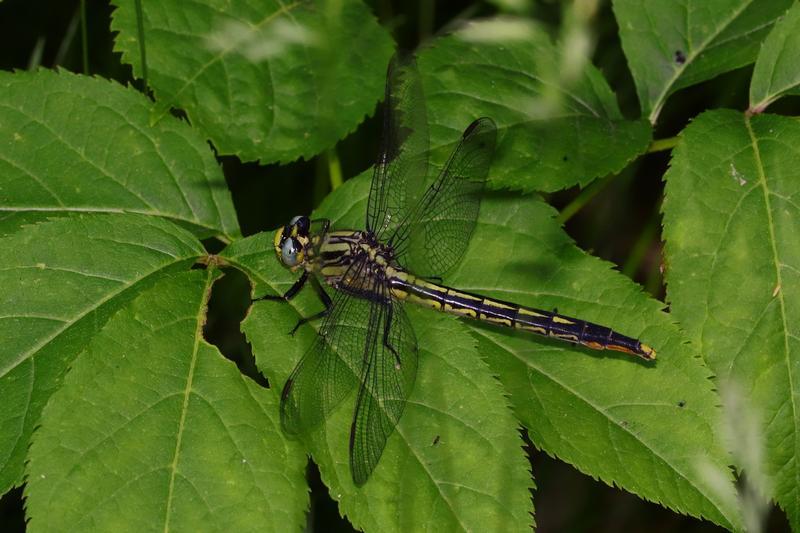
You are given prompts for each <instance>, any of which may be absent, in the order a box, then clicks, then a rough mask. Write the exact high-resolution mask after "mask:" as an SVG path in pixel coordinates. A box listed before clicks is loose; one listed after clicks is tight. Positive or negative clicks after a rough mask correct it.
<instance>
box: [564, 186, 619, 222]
mask: <svg viewBox="0 0 800 533" xmlns="http://www.w3.org/2000/svg"><path fill="white" fill-rule="evenodd" d="M610 182H611V180H610V179H608V178H602V179H598V180H594V181H593V182H592V183H590V184H589V186H588V187H586V188H585V189H583V190H581V192H580V193H578V196H576V197H575V198H574V199H573V200H572V201H571V202H570V203H568V204H567V206H566V207H565V208H564V209H562V210H561V212H560V213H559V214H558V217H557V218H556V220H557V221H558V223H559V224H565V223H566V222H567V221H568V220H569V219H571V218H572V217H573V216H575V213H577V212H578V211H580V210H581V209H583V207H584V206H585V205H586V204H588V203H589V202H590V201H591V200H592V198H594V197H595V196H597V194H598V193H599V192H600V191H602V190H603V189H604V188H605V187H606V185H608V184H609V183H610Z"/></svg>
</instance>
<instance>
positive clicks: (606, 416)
mask: <svg viewBox="0 0 800 533" xmlns="http://www.w3.org/2000/svg"><path fill="white" fill-rule="evenodd" d="M473 331H474V332H475V333H476V334H479V335H481V336H482V337H483V338H485V339H486V340H487V341H489V342H491V343H492V344H494V345H495V346H497V347H498V348H499V349H501V350H503V351H505V352H506V353H508V354H510V355H512V356H513V357H515V358H516V359H517V360H518V361H520V362H521V363H522V364H523V365H524V366H525V367H526V368H530V369H533V370H535V371H536V372H538V373H539V374H541V375H542V376H544V377H546V378H547V379H549V380H550V381H551V382H552V383H553V384H555V385H557V386H559V387H561V388H562V389H563V390H564V391H566V392H568V393H570V394H572V395H573V396H574V397H575V398H577V399H579V400H581V401H582V402H583V403H584V404H585V405H587V406H588V407H590V408H592V409H593V410H594V411H595V412H596V413H598V414H599V415H600V416H601V417H602V418H604V419H606V420H608V421H610V422H612V423H613V425H614V427H615V428H617V429H618V430H621V431H623V432H625V433H627V434H628V435H629V436H631V437H632V438H633V439H634V440H636V441H637V442H639V444H641V445H642V446H643V447H644V448H645V449H647V450H649V451H650V452H651V453H652V454H653V455H654V456H655V457H658V459H659V460H660V461H662V463H663V464H664V465H666V466H668V467H669V468H670V469H671V470H672V471H673V472H675V473H676V474H677V475H678V476H680V477H681V478H682V479H683V480H684V481H685V482H686V483H687V484H688V485H689V486H690V487H693V488H694V489H695V490H696V491H697V492H698V493H699V494H701V495H702V496H703V497H704V498H705V499H706V501H708V502H709V503H711V504H712V505H713V506H714V508H715V509H717V510H718V511H720V516H722V517H725V518H726V519H727V516H725V515H724V514H723V513H722V509H723V507H721V506H720V505H718V504H717V503H716V502H715V500H714V499H713V498H712V497H710V496H709V495H707V494H706V493H705V492H703V491H702V490H700V488H699V487H697V486H696V485H695V484H694V483H692V481H691V480H690V479H689V477H687V474H685V473H684V472H682V471H681V470H679V469H678V468H676V467H675V466H674V465H673V464H672V462H671V461H669V460H667V459H666V458H664V457H663V456H662V455H661V454H660V453H659V452H658V451H656V450H655V449H654V448H652V447H651V446H650V445H649V444H648V443H647V442H645V441H644V440H642V438H641V437H640V436H639V435H637V434H636V433H634V432H633V431H632V430H631V428H629V427H627V426H624V425H622V424H621V423H620V422H619V420H617V419H615V418H614V417H613V416H611V415H610V414H609V413H607V412H606V411H605V410H604V409H603V408H602V407H601V406H599V405H596V404H595V403H594V402H592V401H591V400H590V399H589V398H587V397H586V396H585V395H583V394H580V393H579V392H578V391H577V390H575V389H573V388H572V387H569V386H568V385H567V384H566V383H564V382H562V381H560V380H558V379H556V377H555V376H553V375H551V374H550V373H548V372H546V371H545V370H543V369H542V368H541V367H537V366H534V365H531V364H530V362H529V361H527V360H525V359H523V358H522V357H520V356H519V355H518V354H517V352H516V351H515V350H513V349H511V348H510V347H508V346H506V345H504V344H503V343H501V342H500V341H498V340H497V339H495V338H494V337H492V336H490V335H489V334H487V333H486V332H485V331H482V330H480V329H479V328H473ZM731 524H732V522H731V521H730V520H729V519H728V525H731Z"/></svg>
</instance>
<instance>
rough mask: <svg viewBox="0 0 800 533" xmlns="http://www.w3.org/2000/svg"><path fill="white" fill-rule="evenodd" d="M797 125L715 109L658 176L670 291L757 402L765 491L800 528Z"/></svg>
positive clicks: (710, 357) (695, 333) (713, 363)
mask: <svg viewBox="0 0 800 533" xmlns="http://www.w3.org/2000/svg"><path fill="white" fill-rule="evenodd" d="M798 145H800V124H798V122H797V121H796V120H795V119H793V118H787V117H779V116H774V115H758V116H755V117H752V118H747V117H746V116H744V115H743V114H741V113H737V112H734V111H727V110H720V111H710V112H706V113H704V114H702V115H700V116H699V117H698V118H696V119H695V120H694V121H692V123H691V125H690V126H689V127H687V128H686V130H684V132H683V133H682V135H681V143H680V145H679V146H678V148H677V149H676V150H675V152H674V154H673V159H672V166H671V169H670V170H669V172H668V173H667V175H666V181H667V185H666V200H665V202H664V207H663V209H664V235H665V238H666V242H667V247H666V254H667V262H668V264H669V267H670V268H669V270H668V272H667V282H668V284H667V295H668V297H669V300H670V302H671V309H672V313H673V314H674V316H675V317H676V318H677V319H679V320H680V323H681V327H682V328H683V329H684V330H685V331H686V333H687V335H688V336H689V338H690V339H691V340H692V342H693V343H694V344H695V346H696V347H697V348H698V349H699V350H700V353H702V354H703V357H704V358H705V360H706V362H707V363H708V365H709V366H710V367H711V369H712V370H713V371H714V372H715V373H716V375H717V378H718V379H719V380H720V382H721V383H723V384H724V383H727V382H734V385H735V386H736V387H738V388H739V389H741V390H742V391H743V392H744V394H745V396H746V398H747V400H748V401H749V402H750V403H751V404H752V406H753V407H754V408H756V409H757V410H758V411H759V412H760V418H761V419H762V421H763V427H761V428H759V431H760V432H762V434H763V435H764V437H765V439H766V450H765V455H766V468H767V473H768V474H769V475H771V476H772V477H773V484H774V487H773V497H774V498H775V499H776V500H777V501H778V503H779V504H780V505H781V507H783V509H784V510H785V511H786V513H787V515H788V516H789V521H790V522H791V524H792V526H793V527H794V528H799V527H800V486H799V485H800V483H798V479H800V465H798V463H797V457H798V456H799V455H800V406H798V400H797V398H798V383H800V367H798V361H800V345H798V336H800V331H798V326H797V324H798V323H800V315H798V314H797V313H800V307H798V304H797V302H798V301H800V292H798V287H800V283H798V282H799V281H800V279H798V272H800V247H798V245H797V234H798V220H800V209H798V204H799V203H800V170H798V169H800V165H798V162H800V152H799V151H798V149H797V146H798Z"/></svg>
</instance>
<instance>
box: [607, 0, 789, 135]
mask: <svg viewBox="0 0 800 533" xmlns="http://www.w3.org/2000/svg"><path fill="white" fill-rule="evenodd" d="M792 3H793V2H792V0H675V1H670V2H639V1H637V0H614V2H613V5H614V15H615V16H616V18H617V24H618V25H619V31H620V37H621V39H622V48H623V49H624V51H625V56H626V57H627V59H628V66H629V67H630V70H631V74H633V79H634V81H635V82H636V91H637V93H638V95H639V103H640V105H641V106H642V114H643V115H647V116H648V117H649V119H650V122H652V123H655V122H656V120H657V119H658V116H659V114H660V113H661V109H662V107H663V106H664V103H665V102H666V100H667V97H668V96H669V95H670V94H672V93H673V92H675V91H676V90H678V89H681V88H683V87H688V86H689V85H693V84H695V83H700V82H702V81H705V80H709V79H711V78H713V77H714V76H717V75H719V74H722V73H723V72H728V71H730V70H733V69H735V68H739V67H742V66H744V65H747V64H749V63H752V62H753V61H754V60H755V58H756V55H757V54H758V50H759V47H760V45H761V41H762V40H763V39H764V37H766V35H767V33H769V31H770V28H771V27H772V25H773V24H774V23H775V21H776V20H777V19H778V18H779V17H780V16H781V15H783V13H784V12H785V11H786V9H788V8H789V7H790V6H791V5H792Z"/></svg>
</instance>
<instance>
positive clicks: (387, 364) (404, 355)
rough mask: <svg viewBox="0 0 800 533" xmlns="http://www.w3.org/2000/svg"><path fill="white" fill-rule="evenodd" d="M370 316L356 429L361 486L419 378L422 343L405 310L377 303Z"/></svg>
mask: <svg viewBox="0 0 800 533" xmlns="http://www.w3.org/2000/svg"><path fill="white" fill-rule="evenodd" d="M370 311H371V312H370V319H369V327H368V328H367V331H368V332H369V336H368V338H367V344H366V349H365V351H364V363H365V364H364V369H363V373H362V377H361V388H360V389H359V391H358V399H357V401H356V410H355V414H354V415H353V424H352V426H351V428H350V472H351V474H352V476H353V482H354V483H355V484H356V485H358V486H360V485H363V484H364V483H365V482H366V481H367V479H368V478H369V476H370V474H372V471H373V470H374V469H375V466H376V465H377V464H378V461H379V460H380V458H381V454H383V449H384V447H385V446H386V441H387V440H388V439H389V436H390V435H391V434H392V431H394V428H395V426H396V425H397V422H399V420H400V416H401V415H402V414H403V409H404V408H405V405H406V398H407V397H408V395H409V394H411V390H412V389H413V387H414V380H415V378H416V375H417V340H416V338H415V336H414V330H413V329H412V327H411V323H410V322H409V321H408V317H407V316H406V314H405V311H403V308H402V305H400V304H397V303H394V302H392V300H391V299H385V300H383V301H379V300H377V299H376V300H375V301H374V302H373V305H372V308H371V310H370Z"/></svg>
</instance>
